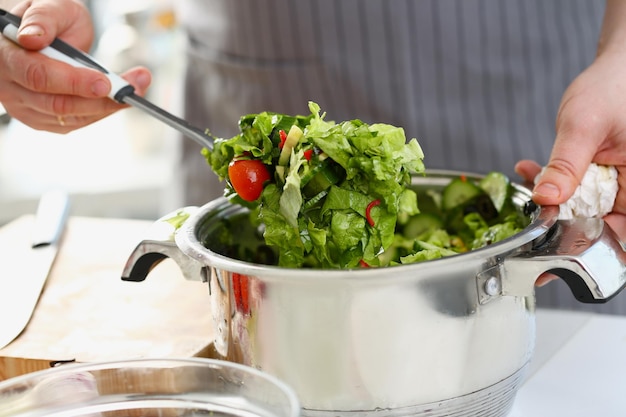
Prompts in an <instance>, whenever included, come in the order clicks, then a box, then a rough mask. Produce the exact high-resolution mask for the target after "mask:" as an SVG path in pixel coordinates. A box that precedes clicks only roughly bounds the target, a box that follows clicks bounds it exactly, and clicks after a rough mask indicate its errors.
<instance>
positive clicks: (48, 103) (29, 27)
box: [0, 0, 151, 133]
mask: <svg viewBox="0 0 626 417" xmlns="http://www.w3.org/2000/svg"><path fill="white" fill-rule="evenodd" d="M10 12H11V13H13V14H15V15H18V16H21V17H22V24H21V25H20V28H19V31H18V42H19V43H20V45H21V46H22V47H23V48H22V47H19V46H17V45H15V44H14V43H12V42H11V41H9V40H8V39H6V38H4V37H3V36H0V102H1V103H2V104H3V106H4V107H5V109H6V110H7V112H8V113H9V114H10V115H11V117H14V118H15V119H17V120H20V121H21V122H23V123H24V124H26V125H28V126H30V127H32V128H34V129H38V130H47V131H51V132H56V133H67V132H70V131H72V130H75V129H78V128H80V127H83V126H86V125H88V124H91V123H93V122H95V121H97V120H100V119H102V118H103V117H105V116H108V115H110V114H111V113H113V112H115V111H117V110H119V109H121V108H124V107H126V106H125V105H122V104H118V103H116V102H114V101H113V100H111V99H109V98H108V97H107V94H108V93H109V91H110V89H111V84H110V82H109V81H108V79H107V78H106V77H105V76H104V75H103V74H102V73H100V72H99V71H96V70H91V69H79V68H74V67H72V66H71V65H68V64H65V63H62V62H59V61H56V60H53V59H50V58H47V57H45V56H43V55H42V54H38V53H35V52H34V51H37V50H40V49H42V48H44V47H45V46H48V45H49V44H50V43H51V42H52V41H53V40H54V38H55V37H59V38H60V39H62V40H64V41H65V42H67V43H69V44H70V45H72V46H74V47H76V48H78V49H81V50H83V51H88V50H89V48H90V46H91V43H92V42H93V37H94V31H93V25H92V21H91V17H90V15H89V11H88V10H87V9H86V7H85V6H84V5H83V3H82V2H80V1H77V0H56V1H50V0H31V1H23V2H21V3H19V4H18V5H17V6H15V7H14V8H13V9H12V10H10ZM122 77H123V78H124V79H126V80H127V81H128V82H129V83H131V84H132V85H133V86H134V87H135V89H136V93H138V94H139V95H143V94H145V90H146V89H147V88H148V86H149V85H150V82H151V75H150V72H149V71H148V70H147V69H145V68H134V69H131V70H129V71H127V72H126V73H125V74H122Z"/></svg>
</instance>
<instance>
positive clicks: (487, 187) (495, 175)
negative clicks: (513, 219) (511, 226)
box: [478, 171, 511, 212]
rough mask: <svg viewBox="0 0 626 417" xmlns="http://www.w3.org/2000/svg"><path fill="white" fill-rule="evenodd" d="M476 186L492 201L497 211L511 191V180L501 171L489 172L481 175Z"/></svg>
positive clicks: (500, 208) (500, 209)
mask: <svg viewBox="0 0 626 417" xmlns="http://www.w3.org/2000/svg"><path fill="white" fill-rule="evenodd" d="M478 186H479V187H480V188H482V189H483V190H484V191H485V192H486V193H487V194H489V197H491V201H493V205H494V206H495V208H496V210H498V212H500V211H502V208H503V207H504V203H506V201H507V199H508V198H509V196H510V193H511V182H510V181H509V178H508V177H507V176H506V175H504V174H503V173H501V172H495V171H493V172H490V173H488V174H487V175H485V176H484V177H483V179H481V180H480V182H479V183H478Z"/></svg>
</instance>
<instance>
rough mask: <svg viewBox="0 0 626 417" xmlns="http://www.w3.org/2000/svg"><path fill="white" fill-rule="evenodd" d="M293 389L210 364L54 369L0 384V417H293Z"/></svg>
mask: <svg viewBox="0 0 626 417" xmlns="http://www.w3.org/2000/svg"><path fill="white" fill-rule="evenodd" d="M299 414H300V405H299V402H298V399H297V397H296V395H295V393H294V392H293V390H292V389H291V388H290V387H288V386H287V385H285V384H284V383H283V382H281V381H280V380H278V379H276V378H274V377H273V376H271V375H268V374H266V373H264V372H261V371H259V370H256V369H254V368H251V367H248V366H243V365H238V364H235V363H231V362H226V361H221V360H212V359H200V358H192V359H139V360H129V361H117V362H102V363H91V364H69V365H67V364H66V365H60V366H57V367H55V368H51V369H47V370H43V371H39V372H34V373H31V374H27V375H23V376H19V377H15V378H11V379H9V380H6V381H4V382H0V417H43V416H46V417H108V416H124V417H129V416H140V417H153V416H154V417H169V416H189V417H192V416H194V417H195V416H211V417H219V416H224V417H226V416H241V417H243V416H246V417H255V416H263V417H296V416H298V415H299Z"/></svg>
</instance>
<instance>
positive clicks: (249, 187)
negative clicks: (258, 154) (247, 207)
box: [228, 159, 270, 201]
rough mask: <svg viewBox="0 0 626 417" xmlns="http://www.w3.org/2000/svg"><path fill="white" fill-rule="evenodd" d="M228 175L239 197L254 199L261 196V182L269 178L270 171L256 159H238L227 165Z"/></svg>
mask: <svg viewBox="0 0 626 417" xmlns="http://www.w3.org/2000/svg"><path fill="white" fill-rule="evenodd" d="M228 177H229V178H230V183H231V185H232V186H233V188H234V189H235V191H236V192H237V194H238V195H239V197H241V198H243V199H244V200H246V201H254V200H256V199H257V198H259V197H260V196H261V192H263V184H264V183H265V181H269V180H270V173H269V171H268V170H267V167H266V166H265V164H264V163H263V162H261V161H259V160H258V159H240V160H236V161H232V162H231V163H230V164H229V165H228Z"/></svg>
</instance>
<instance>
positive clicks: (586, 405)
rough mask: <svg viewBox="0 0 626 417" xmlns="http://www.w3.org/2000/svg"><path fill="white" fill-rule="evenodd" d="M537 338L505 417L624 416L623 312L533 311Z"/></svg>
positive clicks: (625, 359) (625, 325) (625, 335)
mask: <svg viewBox="0 0 626 417" xmlns="http://www.w3.org/2000/svg"><path fill="white" fill-rule="evenodd" d="M536 323H537V342H536V348H535V353H534V355H533V361H532V364H531V368H530V371H529V374H528V376H527V379H526V381H525V382H524V385H523V386H522V387H521V389H520V391H519V392H518V395H517V398H516V400H515V404H514V405H513V409H512V410H511V413H510V414H509V416H508V417H624V416H626V317H623V316H609V315H598V314H592V313H581V312H568V311H560V310H545V309H540V310H538V311H537V320H536Z"/></svg>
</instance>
